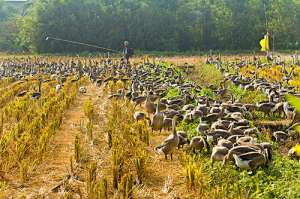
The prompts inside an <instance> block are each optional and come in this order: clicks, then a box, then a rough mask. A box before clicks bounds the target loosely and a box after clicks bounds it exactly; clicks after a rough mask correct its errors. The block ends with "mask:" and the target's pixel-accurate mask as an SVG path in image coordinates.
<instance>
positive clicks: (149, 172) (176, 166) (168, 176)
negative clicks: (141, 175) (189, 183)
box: [141, 131, 188, 198]
mask: <svg viewBox="0 0 300 199" xmlns="http://www.w3.org/2000/svg"><path fill="white" fill-rule="evenodd" d="M170 133H171V132H169V131H164V132H162V133H159V132H154V133H153V134H152V136H151V139H150V146H149V147H147V150H148V161H147V164H148V166H147V169H146V175H145V180H144V188H143V191H142V193H141V194H143V195H141V198H182V195H185V196H187V195H188V194H187V193H186V189H185V188H186V186H185V174H184V169H183V166H182V161H181V159H180V157H182V154H183V151H182V149H180V150H176V152H175V153H174V154H173V160H170V157H169V156H168V160H165V157H164V155H159V154H157V153H156V152H155V151H154V147H155V146H157V145H159V144H161V142H162V141H163V140H164V139H166V137H167V136H168V135H170ZM186 198H188V197H186Z"/></svg>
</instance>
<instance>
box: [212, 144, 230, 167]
mask: <svg viewBox="0 0 300 199" xmlns="http://www.w3.org/2000/svg"><path fill="white" fill-rule="evenodd" d="M227 153H228V148H227V147H224V146H214V147H213V149H212V153H211V156H210V160H211V163H212V164H213V163H214V162H215V161H223V159H224V157H225V156H226V155H227Z"/></svg>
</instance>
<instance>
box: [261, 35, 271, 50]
mask: <svg viewBox="0 0 300 199" xmlns="http://www.w3.org/2000/svg"><path fill="white" fill-rule="evenodd" d="M259 44H260V45H261V51H269V50H270V46H269V35H268V34H266V35H265V36H264V38H263V39H262V40H260V42H259Z"/></svg>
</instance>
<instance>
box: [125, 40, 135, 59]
mask: <svg viewBox="0 0 300 199" xmlns="http://www.w3.org/2000/svg"><path fill="white" fill-rule="evenodd" d="M133 54H134V51H133V48H129V42H128V41H124V49H123V55H124V59H125V63H126V64H129V58H130V57H132V55H133Z"/></svg>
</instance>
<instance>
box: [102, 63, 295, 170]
mask: <svg viewBox="0 0 300 199" xmlns="http://www.w3.org/2000/svg"><path fill="white" fill-rule="evenodd" d="M217 67H219V63H218V64H217ZM111 72H112V74H113V75H111V76H110V77H108V78H106V79H104V80H101V81H102V82H104V83H105V82H108V81H110V80H112V79H114V81H115V82H116V81H117V80H122V81H124V77H126V78H125V80H128V79H130V81H128V82H130V86H129V87H128V88H123V89H119V90H118V91H117V93H115V94H111V96H110V97H109V98H110V99H112V98H114V99H124V98H127V99H128V100H131V101H132V103H133V104H134V106H135V107H138V106H140V107H142V110H143V111H136V112H135V113H134V118H135V119H136V120H148V121H149V125H150V127H151V128H152V130H153V131H162V130H170V129H172V134H170V136H168V137H167V138H166V139H165V140H163V142H162V144H160V145H159V146H156V147H155V151H157V152H158V153H161V154H164V155H165V158H166V159H167V158H168V156H170V158H171V159H172V158H173V153H174V152H175V151H176V150H178V149H180V148H181V147H182V146H184V145H188V149H190V150H191V151H192V152H194V153H196V152H201V151H202V150H203V149H206V150H207V151H211V161H212V163H213V162H215V161H222V164H223V165H224V164H226V163H227V162H229V161H234V162H235V164H236V166H237V167H240V168H242V169H247V170H250V171H255V169H256V168H258V167H260V166H266V165H268V164H269V163H270V161H271V160H272V143H270V142H260V141H258V137H259V135H260V132H259V130H258V129H257V128H256V127H254V126H253V125H252V124H251V122H250V121H249V120H248V119H247V118H250V119H252V115H253V112H254V111H260V112H263V113H266V114H269V113H270V112H271V113H275V112H276V113H282V114H285V115H286V117H287V118H289V119H291V120H293V119H294V118H295V115H296V114H295V110H294V109H293V108H292V107H291V106H290V105H289V104H288V103H287V102H284V101H280V100H279V99H280V97H281V96H282V95H283V93H287V92H288V93H292V94H296V93H293V90H284V88H280V89H278V90H277V92H278V93H276V94H279V95H277V96H276V97H272V98H270V99H272V100H269V101H267V102H261V103H258V104H256V105H254V104H243V103H240V102H238V101H235V100H234V99H231V100H227V101H226V100H214V99H211V98H210V97H209V96H207V95H205V96H198V95H197V94H196V93H199V92H200V91H201V90H202V88H201V87H200V86H198V85H196V84H194V83H193V82H189V81H186V80H185V79H184V77H183V75H182V73H180V72H178V71H177V70H176V69H175V68H170V67H165V66H164V65H160V64H158V65H155V64H152V63H145V64H141V65H139V66H137V67H130V66H125V65H124V66H120V67H115V68H114V69H112V71H111ZM229 80H230V81H232V82H233V83H234V84H236V85H241V86H242V87H243V88H245V89H249V88H250V87H253V88H254V89H260V90H262V91H265V92H266V93H269V94H270V95H274V94H273V92H272V91H274V90H276V88H277V87H276V85H272V84H270V83H268V82H265V81H264V80H263V79H261V78H260V79H259V78H257V79H254V80H252V79H247V78H244V77H241V76H239V75H238V74H233V75H226V76H225V81H229ZM174 88H176V89H178V90H179V93H180V94H179V95H178V96H175V97H169V98H168V97H166V96H167V94H168V91H169V90H170V89H174ZM222 89H224V90H226V87H224V88H216V89H215V90H214V92H215V93H216V94H219V93H220V92H223V91H222ZM250 89H251V88H250ZM274 99H277V101H275V100H274ZM270 107H271V108H270ZM267 109H268V110H267ZM182 121H183V122H185V123H186V124H187V125H188V124H189V123H194V122H198V123H199V124H198V126H197V129H196V132H197V135H195V136H191V135H190V132H184V131H177V130H176V126H177V125H178V124H179V122H182ZM294 126H295V125H293V126H292V127H290V128H288V129H287V131H288V132H284V131H274V132H273V136H272V137H273V139H274V141H276V142H285V141H286V140H288V139H294V137H293V135H294V130H293V127H294Z"/></svg>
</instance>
